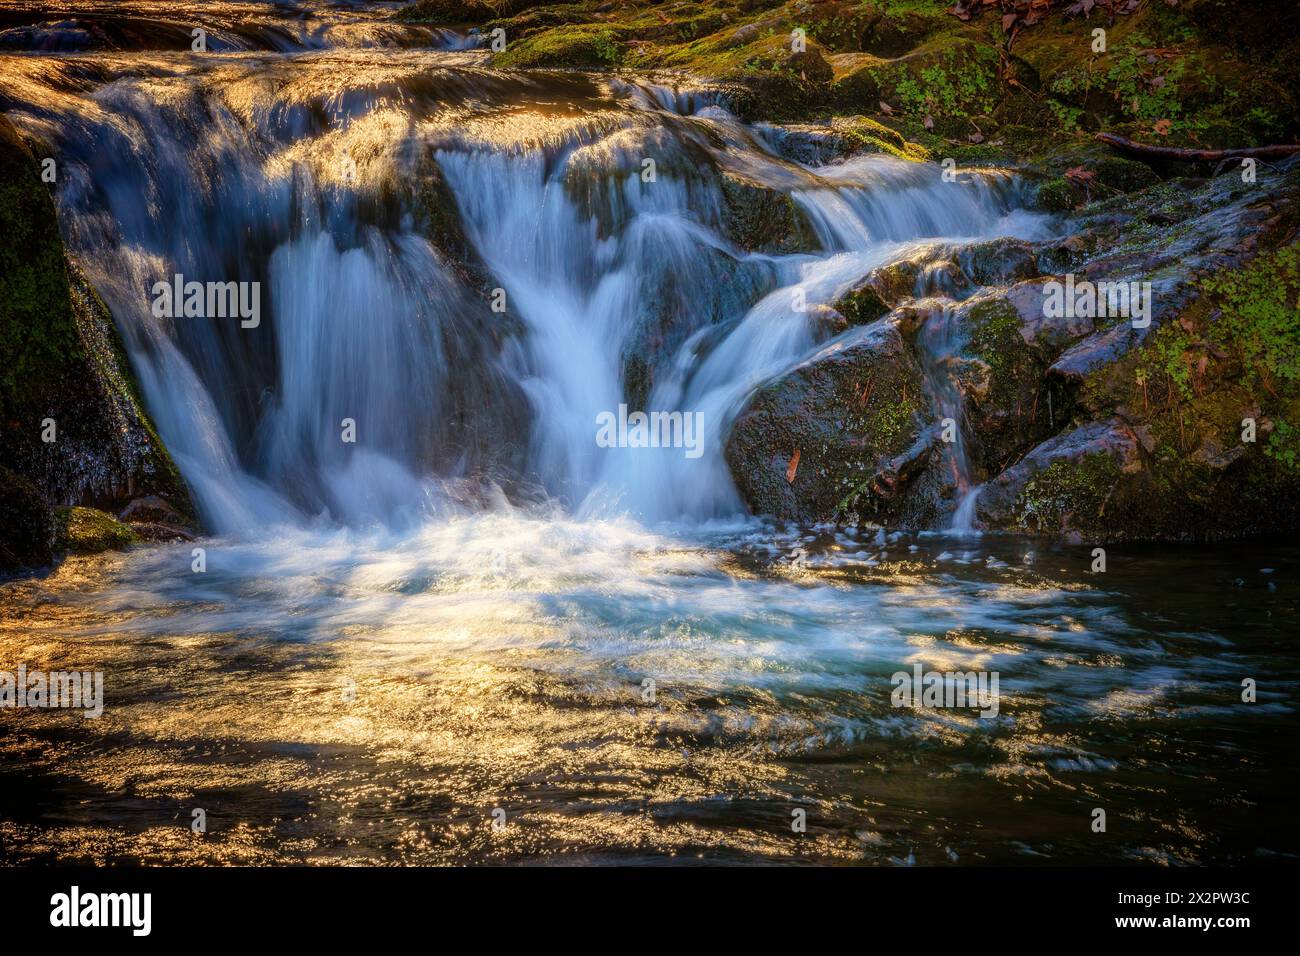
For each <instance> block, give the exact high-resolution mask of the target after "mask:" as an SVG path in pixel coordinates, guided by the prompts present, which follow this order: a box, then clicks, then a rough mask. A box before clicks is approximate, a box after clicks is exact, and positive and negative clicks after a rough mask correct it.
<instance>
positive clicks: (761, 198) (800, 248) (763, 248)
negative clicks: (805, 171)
mask: <svg viewBox="0 0 1300 956" xmlns="http://www.w3.org/2000/svg"><path fill="white" fill-rule="evenodd" d="M721 183H722V198H723V227H724V229H725V231H726V233H727V235H728V236H729V237H730V238H731V240H732V241H733V242H735V243H736V245H738V246H740V247H741V248H742V249H745V250H748V251H753V252H774V253H790V252H812V251H815V250H816V249H818V248H819V243H818V242H817V236H816V234H815V233H814V232H813V228H812V224H811V223H810V222H809V221H808V217H807V215H806V214H805V213H804V211H803V209H802V208H800V206H799V204H798V203H796V202H795V201H794V200H793V199H792V198H791V197H790V196H789V195H788V194H787V193H784V192H781V191H780V190H777V189H773V188H771V187H769V186H765V185H763V184H762V183H759V182H755V181H751V180H748V179H744V178H742V177H740V176H736V175H733V174H730V173H724V174H723V175H722V178H721Z"/></svg>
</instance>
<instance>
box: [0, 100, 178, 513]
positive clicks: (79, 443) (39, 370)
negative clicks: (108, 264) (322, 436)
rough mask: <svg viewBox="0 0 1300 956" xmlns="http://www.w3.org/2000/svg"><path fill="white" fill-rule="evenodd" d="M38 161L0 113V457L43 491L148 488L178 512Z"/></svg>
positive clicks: (105, 492) (96, 494)
mask: <svg viewBox="0 0 1300 956" xmlns="http://www.w3.org/2000/svg"><path fill="white" fill-rule="evenodd" d="M38 170H39V166H38V164H37V162H36V158H35V157H34V156H33V155H32V153H31V152H30V151H29V150H28V148H27V146H26V145H25V144H24V143H23V141H22V140H21V138H20V136H19V135H18V132H17V130H16V129H15V128H14V127H13V125H12V124H11V123H9V121H8V120H7V119H5V118H4V117H3V116H0V197H3V198H2V200H0V235H4V237H5V241H4V242H3V243H0V461H3V462H4V464H5V466H6V467H7V468H9V469H10V470H11V471H13V472H16V473H18V474H20V475H22V476H24V477H25V478H27V479H28V480H29V481H30V482H31V483H32V484H33V485H35V486H36V488H37V489H38V491H39V493H40V495H41V497H42V498H43V499H44V500H45V501H46V502H49V503H53V504H65V505H69V504H80V503H85V504H94V505H99V506H107V507H118V506H120V505H121V504H123V503H125V502H126V501H128V500H130V499H131V498H133V497H136V496H138V495H142V494H150V493H156V494H161V495H164V496H166V497H167V498H168V499H169V500H170V501H171V502H172V503H173V506H174V507H176V508H177V509H178V510H179V511H181V512H182V513H188V512H189V511H190V504H189V496H188V492H187V490H186V488H185V485H184V483H183V481H182V480H181V478H180V474H179V472H178V471H177V470H176V467H175V465H174V464H173V463H172V461H171V458H170V456H169V455H168V454H167V451H166V449H164V448H163V445H162V442H161V441H160V440H159V438H158V435H157V433H156V432H155V430H154V428H153V425H152V423H151V422H150V421H149V418H148V415H147V414H146V413H145V411H144V408H143V406H142V404H141V401H140V397H139V393H138V390H137V388H136V385H135V382H134V379H133V377H132V375H131V371H130V366H129V363H128V361H127V358H126V356H125V353H124V352H123V349H122V346H121V342H120V340H119V338H118V335H117V330H116V328H115V327H114V325H113V321H112V316H111V315H110V314H109V312H108V309H107V307H106V306H105V305H104V303H103V301H102V300H101V299H100V298H99V296H98V295H97V294H96V293H95V291H94V289H93V288H91V286H90V284H89V283H88V282H87V281H86V279H85V277H84V275H82V273H81V271H80V270H79V269H78V268H77V267H76V265H75V263H72V262H71V261H70V260H68V259H67V258H66V256H65V254H64V250H63V243H62V240H61V238H60V236H59V231H58V223H57V220H56V216H55V209H54V204H53V202H52V200H51V198H50V195H49V193H48V192H47V190H46V188H45V186H44V185H43V184H42V183H41V181H40V176H39V172H38ZM46 439H52V440H46Z"/></svg>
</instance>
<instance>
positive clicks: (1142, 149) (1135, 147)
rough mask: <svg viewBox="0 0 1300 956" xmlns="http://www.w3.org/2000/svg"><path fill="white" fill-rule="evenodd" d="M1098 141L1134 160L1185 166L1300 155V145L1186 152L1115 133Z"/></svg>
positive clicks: (1104, 135) (1191, 150)
mask: <svg viewBox="0 0 1300 956" xmlns="http://www.w3.org/2000/svg"><path fill="white" fill-rule="evenodd" d="M1097 139H1099V140H1101V141H1102V142H1103V143H1105V144H1106V145H1108V146H1114V147H1115V148H1116V149H1118V150H1123V151H1124V152H1126V153H1132V154H1134V155H1135V156H1149V157H1152V158H1154V159H1172V160H1176V161H1178V162H1184V163H1215V162H1218V161H1219V160H1222V159H1283V158H1285V157H1287V156H1291V155H1292V154H1294V153H1300V144H1290V145H1285V146H1247V147H1242V148H1240V149H1184V148H1181V147H1178V146H1149V145H1147V144H1146V143H1135V142H1134V141H1133V140H1131V139H1126V138H1125V137H1123V136H1116V135H1115V134H1114V133H1098V134H1097Z"/></svg>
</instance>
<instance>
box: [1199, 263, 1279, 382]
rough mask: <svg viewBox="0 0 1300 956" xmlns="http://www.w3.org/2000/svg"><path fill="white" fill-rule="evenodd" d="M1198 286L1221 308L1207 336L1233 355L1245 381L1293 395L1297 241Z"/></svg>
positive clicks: (1218, 274)
mask: <svg viewBox="0 0 1300 956" xmlns="http://www.w3.org/2000/svg"><path fill="white" fill-rule="evenodd" d="M1201 288H1202V289H1203V291H1205V292H1206V293H1207V294H1208V295H1210V296H1213V297H1214V298H1215V299H1216V300H1217V301H1218V302H1220V303H1221V308H1222V315H1221V316H1220V317H1219V318H1218V319H1217V320H1216V321H1215V322H1214V323H1212V325H1211V326H1210V328H1209V330H1208V334H1209V337H1210V339H1211V340H1212V341H1213V342H1216V343H1217V344H1218V345H1220V346H1221V347H1223V348H1225V349H1229V350H1231V351H1232V353H1233V354H1234V355H1235V356H1236V357H1237V358H1238V360H1239V361H1240V362H1241V365H1242V368H1243V370H1244V372H1245V374H1246V381H1247V383H1248V384H1252V383H1258V384H1259V385H1261V386H1262V387H1263V388H1264V389H1265V390H1267V391H1270V392H1284V393H1286V394H1293V393H1294V392H1295V390H1296V388H1297V386H1300V243H1294V244H1292V245H1290V246H1287V247H1285V248H1282V249H1278V250H1276V251H1274V252H1271V253H1267V254H1265V255H1262V256H1257V257H1256V258H1255V259H1254V260H1252V262H1251V263H1250V265H1249V266H1247V267H1246V268H1245V269H1240V270H1235V271H1232V270H1225V271H1223V272H1219V273H1217V274H1215V275H1213V276H1210V277H1209V278H1207V279H1206V280H1204V281H1203V282H1202V283H1201Z"/></svg>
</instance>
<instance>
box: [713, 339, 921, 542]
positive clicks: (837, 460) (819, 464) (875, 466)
mask: <svg viewBox="0 0 1300 956" xmlns="http://www.w3.org/2000/svg"><path fill="white" fill-rule="evenodd" d="M925 407H926V403H925V398H924V391H923V388H922V383H921V372H920V369H919V368H918V367H917V365H916V362H915V360H914V359H913V357H912V354H911V350H910V348H909V347H908V345H907V343H906V342H905V340H904V338H903V335H902V334H901V332H900V331H899V329H898V327H897V326H896V325H895V324H894V323H892V322H889V321H884V322H877V323H875V324H874V325H871V326H867V327H864V328H860V329H857V330H855V331H854V332H851V333H849V334H848V335H847V336H845V337H841V338H838V339H836V340H834V341H833V342H832V343H830V344H829V345H828V346H827V347H826V348H825V349H824V350H822V351H821V352H820V353H818V354H817V355H815V356H814V357H813V358H811V359H809V360H808V361H807V362H805V363H804V364H802V365H800V366H799V367H798V368H796V369H794V370H793V371H791V372H790V373H788V374H787V375H784V376H782V377H781V378H779V379H777V380H776V381H774V382H771V383H769V384H768V385H765V386H764V387H762V388H760V389H759V390H758V391H757V392H756V393H755V394H754V396H753V397H752V398H751V399H750V401H749V403H748V405H747V406H746V408H745V409H744V410H743V412H742V413H741V414H740V416H739V417H738V418H737V419H736V422H735V424H734V425H733V426H732V430H731V434H730V436H729V438H728V440H727V447H726V458H727V464H728V466H729V467H730V469H731V474H732V477H733V478H734V479H735V481H736V485H737V487H738V488H739V489H740V491H741V494H742V495H743V497H744V499H745V501H746V503H747V504H748V505H749V507H750V509H751V510H752V511H754V512H755V513H757V514H770V515H776V516H778V517H781V518H790V519H796V520H804V521H823V520H829V519H832V518H835V517H837V516H840V515H844V514H848V513H850V512H856V513H858V514H862V515H871V516H880V517H884V516H887V515H889V514H891V513H893V509H894V508H895V507H896V506H897V505H898V504H899V502H900V500H901V497H902V494H903V492H904V490H905V489H906V487H907V485H908V483H909V481H910V480H911V478H912V477H913V476H914V475H915V474H916V473H917V472H918V471H919V470H920V469H921V468H922V467H923V466H924V464H925V462H926V460H927V459H928V457H929V454H930V452H931V448H932V445H933V438H932V436H930V435H929V429H927V427H926V423H925V416H924V409H925Z"/></svg>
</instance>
